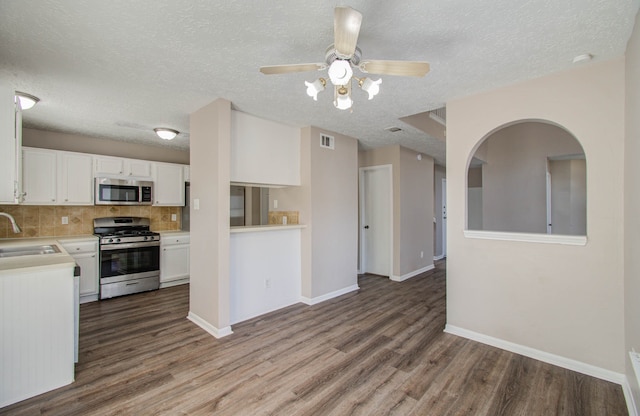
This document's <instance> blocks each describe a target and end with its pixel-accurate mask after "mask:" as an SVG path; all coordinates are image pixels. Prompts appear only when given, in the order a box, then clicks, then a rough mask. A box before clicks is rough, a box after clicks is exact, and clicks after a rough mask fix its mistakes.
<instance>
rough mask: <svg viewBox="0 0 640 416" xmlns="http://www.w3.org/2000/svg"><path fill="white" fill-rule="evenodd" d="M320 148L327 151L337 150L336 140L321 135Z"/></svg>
mask: <svg viewBox="0 0 640 416" xmlns="http://www.w3.org/2000/svg"><path fill="white" fill-rule="evenodd" d="M320 147H324V148H325V149H331V150H333V149H335V139H334V137H333V136H329V135H327V134H320Z"/></svg>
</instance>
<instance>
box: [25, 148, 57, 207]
mask: <svg viewBox="0 0 640 416" xmlns="http://www.w3.org/2000/svg"><path fill="white" fill-rule="evenodd" d="M56 153H57V152H56V151H55V150H48V149H35V148H29V147H25V148H23V149H22V167H23V171H22V189H23V190H24V200H23V202H24V203H25V204H36V205H51V204H55V203H57V195H58V190H57V179H56V177H57V174H56V168H57V154H56Z"/></svg>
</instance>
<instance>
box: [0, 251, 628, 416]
mask: <svg viewBox="0 0 640 416" xmlns="http://www.w3.org/2000/svg"><path fill="white" fill-rule="evenodd" d="M445 268H446V266H445V263H444V262H439V263H438V265H437V267H436V269H435V270H432V271H430V272H427V273H423V274H421V275H419V276H416V277H414V278H412V279H409V280H407V281H405V282H402V283H395V282H391V281H389V280H388V279H386V278H382V277H379V276H371V275H364V276H361V277H360V278H359V285H360V290H359V291H357V292H353V293H351V294H347V295H344V296H341V297H339V298H335V299H332V300H330V301H327V302H324V303H321V304H318V305H315V306H306V305H303V304H297V305H294V306H291V307H288V308H285V309H282V310H279V311H276V312H273V313H270V314H268V315H264V316H262V317H259V318H255V319H252V320H249V321H246V322H243V323H240V324H237V325H234V327H233V331H234V333H233V334H232V335H230V336H228V337H225V338H222V339H219V340H217V339H215V338H213V337H212V336H211V335H209V334H207V333H206V332H204V331H203V330H202V329H200V328H198V327H197V326H196V325H194V324H193V323H191V322H190V321H188V320H187V319H186V315H187V312H188V309H189V306H188V297H189V293H188V292H189V291H188V287H187V286H186V285H183V286H178V287H173V288H167V289H161V290H159V291H155V292H148V293H143V294H137V295H132V296H126V297H121V298H116V299H111V300H107V301H101V302H93V303H89V304H84V305H82V306H81V310H80V317H81V322H80V360H79V361H80V362H79V364H78V365H77V367H76V369H77V371H76V381H75V383H73V384H71V385H69V386H66V387H63V388H60V389H57V390H54V391H52V392H49V393H45V394H42V395H40V396H37V397H34V398H31V399H28V400H25V401H23V402H20V403H16V404H14V405H12V406H9V407H5V408H3V409H0V413H1V414H11V415H38V414H43V415H213V414H215V415H435V416H440V415H490V416H497V415H579V416H587V415H607V416H612V415H626V414H627V410H626V405H625V401H624V397H623V393H622V389H621V387H620V386H618V385H616V384H613V383H609V382H606V381H602V380H598V379H595V378H592V377H588V376H585V375H582V374H579V373H575V372H572V371H569V370H565V369H562V368H559V367H555V366H552V365H549V364H545V363H542V362H539V361H536V360H533V359H530V358H526V357H523V356H520V355H517V354H513V353H510V352H506V351H503V350H500V349H497V348H493V347H490V346H487V345H483V344H480V343H477V342H473V341H470V340H467V339H464V338H460V337H457V336H454V335H450V334H446V333H444V332H443V328H444V325H445V310H446V309H445Z"/></svg>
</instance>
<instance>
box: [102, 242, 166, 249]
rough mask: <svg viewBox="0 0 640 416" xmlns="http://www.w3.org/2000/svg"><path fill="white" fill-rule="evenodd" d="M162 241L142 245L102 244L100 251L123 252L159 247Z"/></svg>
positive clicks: (142, 243)
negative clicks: (131, 249)
mask: <svg viewBox="0 0 640 416" xmlns="http://www.w3.org/2000/svg"><path fill="white" fill-rule="evenodd" d="M159 246H160V241H144V242H140V243H119V244H101V245H100V251H108V250H122V249H125V248H140V247H159Z"/></svg>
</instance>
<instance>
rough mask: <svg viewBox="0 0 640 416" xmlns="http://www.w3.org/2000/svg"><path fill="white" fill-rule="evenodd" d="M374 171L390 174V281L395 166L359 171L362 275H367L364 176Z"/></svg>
mask: <svg viewBox="0 0 640 416" xmlns="http://www.w3.org/2000/svg"><path fill="white" fill-rule="evenodd" d="M373 170H386V171H387V172H388V174H389V189H388V192H389V279H391V277H392V276H393V165H377V166H366V167H362V168H359V169H358V171H359V172H358V182H359V184H358V187H359V191H360V198H359V199H360V217H359V218H358V227H359V228H360V233H359V235H360V239H359V240H360V241H359V242H360V250H359V251H360V273H361V274H362V273H365V264H366V253H365V249H364V248H365V244H364V243H365V240H366V235H365V234H366V233H365V232H364V225H363V224H362V222H363V221H364V218H365V212H366V209H365V208H366V207H365V200H366V199H365V186H364V175H365V173H366V172H367V171H373Z"/></svg>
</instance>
